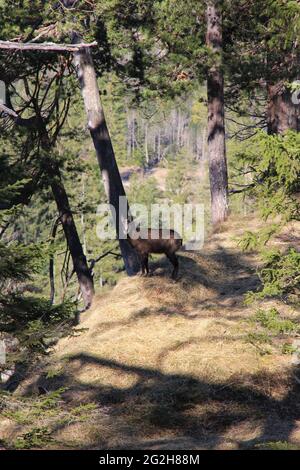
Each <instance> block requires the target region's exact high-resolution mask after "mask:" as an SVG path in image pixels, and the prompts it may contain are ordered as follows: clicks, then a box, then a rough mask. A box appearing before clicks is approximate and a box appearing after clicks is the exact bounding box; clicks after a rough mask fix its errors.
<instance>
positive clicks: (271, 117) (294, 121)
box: [267, 82, 300, 134]
mask: <svg viewBox="0 0 300 470" xmlns="http://www.w3.org/2000/svg"><path fill="white" fill-rule="evenodd" d="M267 91H268V105H267V127H268V134H282V133H283V132H285V131H287V130H288V129H292V130H295V131H297V132H299V131H300V111H299V105H295V104H294V103H293V102H292V93H291V91H290V90H289V89H287V88H286V86H285V85H284V83H282V82H279V83H276V84H273V85H271V84H269V85H268V87H267Z"/></svg>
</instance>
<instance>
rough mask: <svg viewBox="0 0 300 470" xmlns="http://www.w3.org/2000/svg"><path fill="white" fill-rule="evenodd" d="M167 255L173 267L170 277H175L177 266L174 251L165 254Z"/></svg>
mask: <svg viewBox="0 0 300 470" xmlns="http://www.w3.org/2000/svg"><path fill="white" fill-rule="evenodd" d="M167 257H168V258H169V260H170V261H171V263H172V264H173V266H174V269H173V272H172V279H176V277H177V274H178V268H179V263H178V258H177V256H176V255H175V253H170V254H167Z"/></svg>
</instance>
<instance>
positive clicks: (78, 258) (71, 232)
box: [50, 169, 95, 309]
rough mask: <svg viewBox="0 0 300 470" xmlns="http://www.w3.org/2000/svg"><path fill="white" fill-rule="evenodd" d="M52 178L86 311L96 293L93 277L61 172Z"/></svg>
mask: <svg viewBox="0 0 300 470" xmlns="http://www.w3.org/2000/svg"><path fill="white" fill-rule="evenodd" d="M51 173H52V172H51ZM50 176H51V189H52V193H53V196H54V199H55V202H56V205H57V209H58V213H59V220H60V222H61V224H62V227H63V230H64V234H65V237H66V240H67V245H68V248H69V250H70V254H71V258H72V261H73V268H74V272H75V273H76V275H77V279H78V283H79V287H80V291H81V294H82V298H83V302H84V306H85V309H87V308H89V307H90V306H91V304H92V300H93V297H94V293H95V290H94V281H93V277H92V274H91V271H90V269H89V267H88V264H87V260H86V257H85V254H84V252H83V249H82V245H81V242H80V239H79V235H78V232H77V229H76V225H75V221H74V218H73V214H72V211H71V208H70V204H69V199H68V195H67V193H66V190H65V187H64V184H63V182H62V180H61V177H60V173H59V170H58V169H56V170H53V173H52V174H51V175H50Z"/></svg>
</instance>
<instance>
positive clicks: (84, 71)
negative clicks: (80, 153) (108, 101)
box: [73, 34, 140, 275]
mask: <svg viewBox="0 0 300 470" xmlns="http://www.w3.org/2000/svg"><path fill="white" fill-rule="evenodd" d="M73 39H74V41H75V42H76V41H80V38H79V37H78V36H77V35H76V34H75V35H74V38H73ZM74 61H75V66H76V69H77V74H78V79H79V82H80V87H81V93H82V97H83V101H84V106H85V110H86V114H87V118H88V127H89V131H90V134H91V137H92V139H93V143H94V147H95V150H96V154H97V158H98V163H99V166H100V170H101V174H102V179H103V183H104V188H105V192H106V196H107V199H108V202H109V204H111V205H112V206H113V207H114V208H115V212H116V219H117V220H116V232H117V237H118V239H119V244H120V249H121V253H122V257H123V260H124V264H125V269H126V272H127V274H128V275H134V274H136V273H137V272H138V271H139V269H140V265H139V262H138V258H137V255H136V253H135V251H134V250H133V248H132V247H131V246H130V245H129V243H128V242H127V240H125V239H121V238H120V233H121V231H123V230H124V231H125V229H126V226H127V222H128V221H127V217H126V215H125V214H122V213H121V212H120V205H119V197H120V196H124V197H125V190H124V187H123V183H122V180H121V176H120V173H119V169H118V166H117V162H116V158H115V154H114V150H113V146H112V142H111V139H110V135H109V131H108V128H107V125H106V121H105V116H104V111H103V107H102V103H101V100H100V94H99V89H98V84H97V78H96V73H95V68H94V64H93V60H92V56H91V54H90V51H89V50H88V49H80V51H78V52H76V53H75V54H74ZM127 206H128V205H127ZM119 221H120V224H121V226H119Z"/></svg>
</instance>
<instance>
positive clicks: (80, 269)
mask: <svg viewBox="0 0 300 470" xmlns="http://www.w3.org/2000/svg"><path fill="white" fill-rule="evenodd" d="M3 107H4V108H5V112H6V114H8V115H9V116H10V117H11V118H12V119H13V120H14V122H15V123H16V124H17V125H19V126H23V127H28V128H34V129H36V130H37V131H38V132H39V137H40V144H41V148H42V149H43V151H44V152H45V153H46V155H47V159H46V160H45V163H46V170H47V174H48V176H49V177H50V181H51V189H52V193H53V196H54V199H55V202H56V205H57V208H58V212H59V217H60V221H61V224H62V226H63V230H64V233H65V236H66V240H67V244H68V248H69V250H70V253H71V257H72V261H73V267H74V271H75V272H76V275H77V278H78V283H79V287H80V290H81V293H82V298H83V301H84V305H85V308H86V309H87V308H89V306H90V305H91V303H92V299H93V296H94V282H93V277H92V275H91V272H90V270H89V268H88V265H87V261H86V257H85V255H84V253H83V249H82V245H81V243H80V239H79V236H78V233H77V229H76V225H75V222H74V219H73V214H72V211H71V208H70V204H69V200H68V195H67V193H66V190H65V187H64V184H63V182H62V179H61V175H60V171H59V167H58V165H57V164H56V163H55V162H54V161H53V160H51V157H48V155H49V154H50V155H51V150H52V145H51V142H50V139H49V135H48V132H47V128H46V124H45V122H44V119H43V118H42V116H41V114H39V116H35V118H34V119H32V118H31V119H22V118H20V117H19V116H18V114H16V113H15V112H14V111H13V110H11V109H10V108H7V107H6V106H3V105H2V108H3ZM51 269H52V268H51V267H50V283H52V281H51V276H52V273H51ZM50 288H51V290H52V289H53V285H51V287H50ZM51 296H52V293H51Z"/></svg>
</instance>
